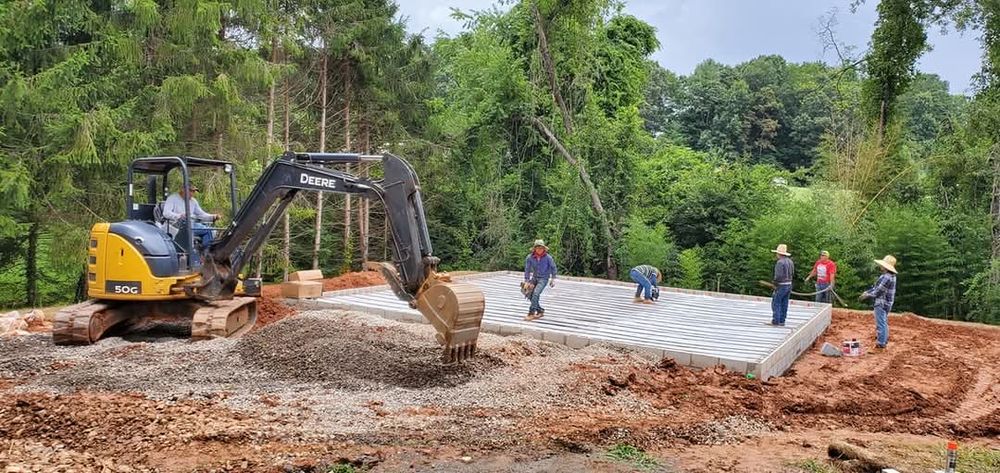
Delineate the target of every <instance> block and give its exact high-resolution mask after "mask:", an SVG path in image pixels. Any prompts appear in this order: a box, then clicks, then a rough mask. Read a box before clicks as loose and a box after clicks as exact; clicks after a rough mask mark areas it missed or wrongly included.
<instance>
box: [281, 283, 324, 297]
mask: <svg viewBox="0 0 1000 473" xmlns="http://www.w3.org/2000/svg"><path fill="white" fill-rule="evenodd" d="M281 295H282V296H283V297H287V298H290V299H306V298H318V297H323V283H320V282H315V281H289V282H284V283H281Z"/></svg>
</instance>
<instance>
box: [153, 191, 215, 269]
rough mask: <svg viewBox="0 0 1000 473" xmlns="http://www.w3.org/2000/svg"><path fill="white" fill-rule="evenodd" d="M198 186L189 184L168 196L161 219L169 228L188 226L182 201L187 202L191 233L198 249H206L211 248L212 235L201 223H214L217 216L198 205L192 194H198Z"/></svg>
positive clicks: (209, 229) (210, 230)
mask: <svg viewBox="0 0 1000 473" xmlns="http://www.w3.org/2000/svg"><path fill="white" fill-rule="evenodd" d="M198 190H199V189H198V185H197V184H193V183H190V184H188V186H187V187H183V186H182V187H181V188H180V190H178V191H177V192H174V193H173V194H170V196H168V197H167V200H165V201H164V202H163V208H162V210H161V214H162V215H163V218H164V219H166V220H167V221H168V222H169V225H170V226H173V227H177V228H183V227H184V226H185V225H187V224H188V222H187V218H186V217H185V215H184V201H185V200H187V204H188V206H189V207H190V209H191V219H192V222H191V231H192V233H193V234H194V236H195V237H196V238H197V239H198V241H199V242H200V245H199V247H200V248H208V247H209V246H212V237H213V235H212V233H213V231H212V230H213V229H212V228H211V227H209V226H208V225H205V223H203V222H215V221H217V220H219V217H220V216H219V214H210V213H208V212H206V211H205V210H204V209H202V208H201V205H200V204H198V199H196V198H195V196H194V193H195V192H198ZM194 256H195V258H196V259H195V261H196V262H197V261H198V260H197V256H198V252H195V253H194Z"/></svg>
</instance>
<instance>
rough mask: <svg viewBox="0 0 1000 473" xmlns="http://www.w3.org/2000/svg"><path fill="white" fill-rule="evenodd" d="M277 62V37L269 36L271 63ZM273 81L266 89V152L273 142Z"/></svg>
mask: <svg viewBox="0 0 1000 473" xmlns="http://www.w3.org/2000/svg"><path fill="white" fill-rule="evenodd" d="M277 62H278V37H277V36H275V37H274V38H271V64H272V65H274V64H276V63H277ZM274 89H275V87H274V81H271V87H269V88H268V89H267V152H268V153H270V152H271V145H273V144H274Z"/></svg>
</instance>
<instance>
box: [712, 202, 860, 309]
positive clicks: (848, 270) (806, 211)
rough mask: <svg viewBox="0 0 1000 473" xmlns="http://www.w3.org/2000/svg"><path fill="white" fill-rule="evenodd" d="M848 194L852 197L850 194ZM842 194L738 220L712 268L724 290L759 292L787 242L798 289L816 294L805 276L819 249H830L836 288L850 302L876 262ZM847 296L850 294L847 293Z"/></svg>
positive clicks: (786, 204) (725, 238)
mask: <svg viewBox="0 0 1000 473" xmlns="http://www.w3.org/2000/svg"><path fill="white" fill-rule="evenodd" d="M848 198H849V197H848ZM839 199H841V197H839V196H836V195H831V194H830V193H829V191H828V190H826V191H824V190H820V191H819V192H817V193H816V195H814V196H812V197H811V198H810V199H807V200H793V201H789V202H786V203H784V204H782V205H780V206H778V207H775V208H774V209H773V210H771V211H770V212H768V213H766V214H764V215H761V216H760V217H759V218H757V219H755V220H754V221H753V222H752V223H749V224H747V223H744V222H734V223H733V224H732V225H730V227H729V228H727V229H726V231H725V233H724V244H723V245H722V247H721V248H720V250H719V251H720V254H721V258H720V260H719V262H718V263H716V264H717V265H716V266H715V267H713V268H712V269H714V270H715V272H719V273H722V288H723V290H729V291H736V292H740V293H758V294H760V293H761V291H762V289H760V288H759V287H758V286H757V281H758V280H763V281H771V279H772V277H773V274H774V262H775V256H774V253H772V252H771V250H773V249H774V248H775V247H776V246H777V245H778V244H781V243H784V244H786V245H788V251H789V252H790V253H791V254H792V260H793V262H794V263H795V274H794V278H793V290H794V291H796V292H813V291H814V290H815V287H813V286H812V283H809V284H807V283H805V282H804V279H805V277H806V276H807V275H808V274H809V271H811V270H812V265H813V263H814V262H815V261H816V260H817V259H818V258H819V252H820V251H822V250H827V251H829V252H830V258H831V259H832V260H834V261H835V262H836V263H837V279H836V290H837V292H838V294H841V297H842V298H843V299H844V301H845V302H848V303H851V302H852V301H853V300H855V299H856V297H857V294H860V293H861V291H862V290H863V289H864V288H865V283H866V282H867V281H863V280H862V279H861V277H860V274H865V273H862V272H863V271H864V272H867V271H868V269H869V268H870V266H871V260H872V258H871V255H872V251H871V241H870V237H866V235H867V231H866V230H864V229H861V230H858V231H856V232H852V231H850V230H849V226H848V225H847V223H846V222H845V217H844V216H843V215H842V211H841V209H840V208H838V200H839ZM845 296H847V297H845Z"/></svg>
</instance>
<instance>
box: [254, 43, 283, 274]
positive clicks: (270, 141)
mask: <svg viewBox="0 0 1000 473" xmlns="http://www.w3.org/2000/svg"><path fill="white" fill-rule="evenodd" d="M277 62H278V37H277V36H275V37H273V38H271V64H272V65H273V64H276V63H277ZM274 89H275V86H274V81H271V86H270V87H269V88H268V90H267V151H266V152H265V154H264V161H265V162H267V158H268V156H269V155H270V153H271V147H272V146H274ZM264 246H265V245H261V246H260V249H259V250H257V271H256V277H258V278H259V277H260V273H261V272H262V271H263V270H264Z"/></svg>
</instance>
